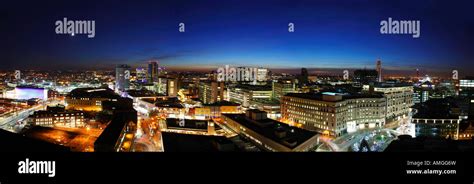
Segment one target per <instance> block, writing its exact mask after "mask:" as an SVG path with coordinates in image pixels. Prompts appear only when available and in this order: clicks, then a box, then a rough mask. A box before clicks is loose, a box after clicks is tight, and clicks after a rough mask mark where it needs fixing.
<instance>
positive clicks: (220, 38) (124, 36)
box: [0, 0, 474, 72]
mask: <svg viewBox="0 0 474 184" xmlns="http://www.w3.org/2000/svg"><path fill="white" fill-rule="evenodd" d="M473 7H474V6H473V3H470V1H469V0H465V1H456V2H453V1H423V2H421V1H411V0H410V1H409V0H401V1H400V0H389V1H362V0H361V1H355V0H354V1H337V2H336V1H327V0H321V1H317V0H315V1H308V0H306V1H304V0H303V1H298V0H289V1H276V0H273V1H270V0H235V1H230V0H207V1H192V0H188V1H176V0H175V1H141V2H139V1H135V2H129V3H119V2H116V1H102V2H94V1H65V2H54V1H50V2H48V3H45V2H22V1H16V2H15V3H14V4H8V3H7V4H6V6H3V5H2V7H1V8H0V10H1V11H0V12H1V14H0V20H1V25H2V27H1V30H0V33H2V34H1V37H2V40H4V41H2V42H1V43H0V45H1V46H0V49H1V51H0V54H1V55H0V60H1V63H2V65H3V66H2V68H1V69H14V68H20V69H64V68H96V67H110V66H113V65H115V64H121V63H125V64H132V65H136V64H141V63H145V61H147V60H149V59H153V58H155V59H158V60H160V63H161V64H162V65H165V66H167V67H171V68H173V67H176V68H184V67H186V68H191V67H209V68H215V67H217V66H222V65H225V64H229V65H234V66H240V65H250V66H252V65H254V66H264V67H269V68H301V67H307V68H363V67H368V68H371V67H374V65H375V60H376V59H377V58H381V59H382V62H383V66H384V68H386V69H402V70H413V69H414V68H422V69H423V70H425V71H430V70H433V71H437V70H449V69H453V68H456V69H461V70H463V71H466V72H468V71H469V70H468V69H471V68H473V67H474V52H473V51H474V49H473V48H474V44H473V43H474V36H473V33H474V15H473V13H472V8H473ZM63 17H67V18H68V19H72V20H95V21H96V36H95V38H92V39H89V38H87V37H86V36H85V35H76V36H68V35H57V34H55V32H54V29H55V25H54V23H55V21H56V20H61V19H62V18H63ZM388 17H392V18H393V19H398V20H420V21H421V36H420V38H417V39H414V38H412V37H411V35H382V34H380V32H379V29H380V21H381V20H386V19H387V18H388ZM180 22H183V23H185V24H186V32H185V33H179V32H178V24H179V23H180ZM289 22H293V23H295V30H296V31H295V32H294V33H289V32H288V31H287V29H288V27H287V25H288V23H289Z"/></svg>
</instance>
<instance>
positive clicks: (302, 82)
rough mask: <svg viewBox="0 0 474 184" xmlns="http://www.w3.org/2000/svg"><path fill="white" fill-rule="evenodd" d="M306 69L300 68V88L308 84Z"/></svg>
mask: <svg viewBox="0 0 474 184" xmlns="http://www.w3.org/2000/svg"><path fill="white" fill-rule="evenodd" d="M308 76H309V74H308V69H306V68H301V75H300V77H299V78H300V79H299V80H300V81H299V85H300V87H302V86H306V85H307V84H308Z"/></svg>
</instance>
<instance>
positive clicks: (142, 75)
mask: <svg viewBox="0 0 474 184" xmlns="http://www.w3.org/2000/svg"><path fill="white" fill-rule="evenodd" d="M136 72H137V82H140V83H145V82H146V81H147V80H146V73H147V71H146V69H144V68H137V69H136Z"/></svg>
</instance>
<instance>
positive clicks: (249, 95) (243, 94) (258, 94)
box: [229, 84, 273, 107]
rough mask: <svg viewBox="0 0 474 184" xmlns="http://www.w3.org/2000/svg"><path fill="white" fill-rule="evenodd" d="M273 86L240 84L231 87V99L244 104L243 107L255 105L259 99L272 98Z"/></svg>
mask: <svg viewBox="0 0 474 184" xmlns="http://www.w3.org/2000/svg"><path fill="white" fill-rule="evenodd" d="M272 93H273V92H272V87H271V86H270V85H246V84H239V85H237V86H235V87H232V88H229V100H230V101H231V102H237V103H240V104H242V106H243V107H249V106H252V105H254V101H256V100H259V99H265V100H270V99H271V98H272Z"/></svg>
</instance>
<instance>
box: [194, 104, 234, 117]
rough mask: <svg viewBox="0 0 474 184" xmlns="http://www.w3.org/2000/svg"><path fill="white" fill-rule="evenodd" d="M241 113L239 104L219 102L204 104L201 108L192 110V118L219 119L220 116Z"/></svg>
mask: <svg viewBox="0 0 474 184" xmlns="http://www.w3.org/2000/svg"><path fill="white" fill-rule="evenodd" d="M223 113H225V114H235V113H242V109H241V106H240V104H237V103H233V102H229V101H220V102H216V103H213V104H204V105H203V106H202V107H196V108H194V114H193V115H194V117H195V118H197V119H210V118H216V117H221V114H223Z"/></svg>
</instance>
